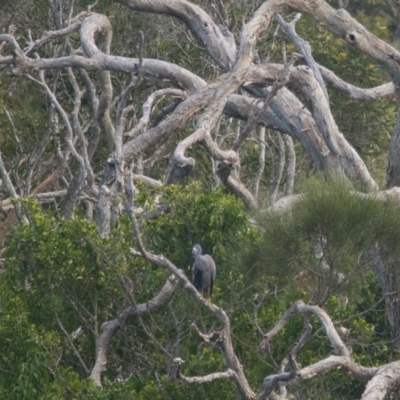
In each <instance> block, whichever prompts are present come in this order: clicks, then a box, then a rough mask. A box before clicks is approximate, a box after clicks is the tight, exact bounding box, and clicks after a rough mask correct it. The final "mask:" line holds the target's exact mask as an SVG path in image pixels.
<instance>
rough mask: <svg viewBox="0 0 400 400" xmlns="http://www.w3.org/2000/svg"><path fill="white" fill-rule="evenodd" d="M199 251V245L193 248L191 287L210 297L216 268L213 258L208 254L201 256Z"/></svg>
mask: <svg viewBox="0 0 400 400" xmlns="http://www.w3.org/2000/svg"><path fill="white" fill-rule="evenodd" d="M201 251H202V250H201V246H200V245H199V244H196V245H194V246H193V251H192V254H193V258H194V263H193V276H192V279H193V285H194V287H195V288H196V289H197V290H198V291H199V292H202V293H203V294H204V293H206V294H208V295H209V296H211V294H212V290H213V287H214V282H215V278H216V275H217V267H216V266H215V262H214V260H213V258H212V257H211V256H209V255H208V254H201Z"/></svg>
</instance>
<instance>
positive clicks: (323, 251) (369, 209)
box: [252, 179, 400, 302]
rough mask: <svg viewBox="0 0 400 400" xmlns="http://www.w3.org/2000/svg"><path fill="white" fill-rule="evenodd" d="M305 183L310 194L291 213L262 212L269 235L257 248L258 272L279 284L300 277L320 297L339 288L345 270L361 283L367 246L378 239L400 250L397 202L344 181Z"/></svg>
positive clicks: (265, 233)
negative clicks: (358, 190) (360, 190)
mask: <svg viewBox="0 0 400 400" xmlns="http://www.w3.org/2000/svg"><path fill="white" fill-rule="evenodd" d="M303 189H304V191H303V193H306V194H305V196H304V199H302V200H301V201H300V202H299V203H298V204H296V205H295V207H294V208H293V210H292V211H291V212H290V214H286V215H284V216H280V215H276V214H273V213H271V214H268V215H267V216H266V217H265V218H263V217H262V219H261V220H262V226H264V229H263V239H262V240H260V241H259V242H258V243H257V245H256V246H255V248H254V250H253V251H252V257H255V258H256V259H255V261H254V263H253V268H252V271H253V273H254V275H255V276H257V277H263V278H264V279H266V280H268V281H269V282H270V283H276V284H284V283H287V282H288V280H289V281H290V280H293V279H294V278H295V277H296V279H299V280H300V282H301V283H302V284H303V285H304V288H305V289H307V291H309V293H310V295H311V297H310V299H312V300H313V301H316V302H318V301H320V300H321V298H323V297H324V295H322V293H326V290H328V291H337V290H339V288H340V287H341V286H342V283H341V282H340V280H341V279H340V276H341V275H340V274H345V275H346V276H347V275H348V274H350V276H352V277H354V279H351V283H352V284H354V285H355V286H356V287H357V285H361V284H362V280H361V279H360V277H361V276H362V274H363V271H364V270H365V266H366V265H367V263H368V261H369V260H368V256H367V254H365V250H366V249H367V248H368V247H370V246H372V245H374V243H376V242H379V243H380V244H381V245H382V246H383V247H385V248H386V251H387V253H388V254H391V256H392V257H398V256H399V249H398V245H397V243H398V241H399V240H400V214H399V212H398V208H397V205H396V204H394V203H392V202H390V201H385V202H384V201H381V200H378V199H375V198H374V196H373V195H371V196H369V197H366V196H365V197H360V196H361V195H359V194H358V193H356V192H353V191H351V190H349V189H348V187H346V186H345V185H344V184H343V183H341V182H339V181H336V182H335V181H332V180H330V181H329V182H324V181H320V180H318V179H316V180H311V181H309V182H308V183H307V184H306V185H305V187H304V188H303ZM355 278H357V279H355ZM321 296H322V297H321Z"/></svg>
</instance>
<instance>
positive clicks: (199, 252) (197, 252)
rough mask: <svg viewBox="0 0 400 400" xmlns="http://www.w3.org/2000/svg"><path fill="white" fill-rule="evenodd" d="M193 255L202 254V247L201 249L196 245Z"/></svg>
mask: <svg viewBox="0 0 400 400" xmlns="http://www.w3.org/2000/svg"><path fill="white" fill-rule="evenodd" d="M192 254H193V255H196V254H201V247H200V245H199V244H195V245H194V246H193V249H192Z"/></svg>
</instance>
